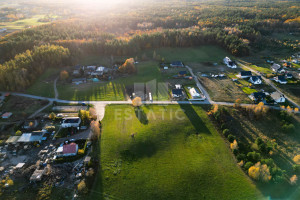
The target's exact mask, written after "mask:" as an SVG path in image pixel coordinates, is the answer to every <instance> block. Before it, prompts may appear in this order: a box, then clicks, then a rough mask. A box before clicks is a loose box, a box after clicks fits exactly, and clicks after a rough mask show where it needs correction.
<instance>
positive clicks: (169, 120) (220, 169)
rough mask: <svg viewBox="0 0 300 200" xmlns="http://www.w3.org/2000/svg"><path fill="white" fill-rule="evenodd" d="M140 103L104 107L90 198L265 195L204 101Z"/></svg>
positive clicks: (241, 196) (257, 197)
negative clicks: (137, 105)
mask: <svg viewBox="0 0 300 200" xmlns="http://www.w3.org/2000/svg"><path fill="white" fill-rule="evenodd" d="M141 109H142V113H140V116H141V117H140V119H138V118H137V116H138V115H137V114H136V112H135V110H134V108H133V107H131V106H121V105H114V106H108V107H107V108H106V114H105V118H104V120H103V121H102V124H103V132H102V136H101V143H100V152H101V153H100V155H99V160H100V163H101V164H100V169H99V173H98V175H97V180H96V183H95V185H94V188H93V191H94V192H93V191H92V192H91V196H90V199H105V198H114V199H130V200H134V199H231V200H232V199H251V200H252V199H260V198H261V195H260V192H259V191H257V190H256V187H255V186H254V185H253V184H252V183H251V181H250V180H249V179H248V178H247V177H246V176H245V174H243V172H242V171H241V170H240V169H239V168H238V167H237V165H236V164H235V160H234V159H233V157H232V155H231V153H230V152H229V149H228V148H227V146H226V144H225V143H224V140H223V139H222V138H221V137H220V135H219V134H218V133H217V131H216V130H215V129H214V127H213V125H212V124H211V123H210V121H209V119H208V118H207V116H206V113H205V111H204V110H203V109H202V108H201V107H199V106H191V105H185V106H182V107H180V106H167V107H166V106H143V107H142V108H141ZM183 110H184V111H183ZM132 134H134V137H133V136H132ZM216 191H217V192H216Z"/></svg>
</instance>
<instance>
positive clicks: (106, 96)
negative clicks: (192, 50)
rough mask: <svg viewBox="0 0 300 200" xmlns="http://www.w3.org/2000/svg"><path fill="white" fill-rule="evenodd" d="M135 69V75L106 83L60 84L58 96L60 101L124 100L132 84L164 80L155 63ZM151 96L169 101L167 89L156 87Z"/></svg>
mask: <svg viewBox="0 0 300 200" xmlns="http://www.w3.org/2000/svg"><path fill="white" fill-rule="evenodd" d="M136 67H137V74H135V75H130V76H128V77H123V78H118V79H115V80H112V81H110V82H106V83H90V84H81V85H74V84H60V85H58V91H59V96H60V98H61V99H68V100H114V101H118V100H126V99H127V98H128V96H129V95H131V93H130V92H129V90H128V88H131V89H130V90H132V88H133V85H134V83H147V82H149V81H153V80H155V81H156V83H158V84H159V83H160V82H164V80H165V78H164V76H163V75H162V74H161V72H160V69H159V67H158V65H157V63H155V62H142V63H140V64H138V65H137V66H136ZM127 90H128V91H127ZM131 92H132V91H131ZM152 95H153V99H154V100H157V99H159V100H167V99H169V92H168V89H167V88H165V89H164V87H158V91H157V94H155V92H154V93H153V94H152Z"/></svg>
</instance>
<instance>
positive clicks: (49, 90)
mask: <svg viewBox="0 0 300 200" xmlns="http://www.w3.org/2000/svg"><path fill="white" fill-rule="evenodd" d="M59 72H60V69H56V68H50V69H47V71H46V72H45V73H44V74H43V75H42V76H41V77H40V78H38V79H37V80H36V81H35V83H34V84H33V85H32V86H30V87H29V88H28V89H27V90H26V93H28V94H33V95H38V96H43V97H54V88H53V83H54V80H55V78H56V77H57V76H58V74H59Z"/></svg>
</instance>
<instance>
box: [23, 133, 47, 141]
mask: <svg viewBox="0 0 300 200" xmlns="http://www.w3.org/2000/svg"><path fill="white" fill-rule="evenodd" d="M44 134H45V133H44V132H43V131H33V132H32V133H23V134H22V135H21V137H20V138H19V139H18V143H34V142H39V143H41V142H42V141H43V136H44Z"/></svg>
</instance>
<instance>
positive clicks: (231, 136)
mask: <svg viewBox="0 0 300 200" xmlns="http://www.w3.org/2000/svg"><path fill="white" fill-rule="evenodd" d="M227 139H228V141H229V142H230V143H232V142H233V141H234V140H235V136H233V135H231V134H229V135H228V137H227Z"/></svg>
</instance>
